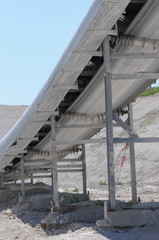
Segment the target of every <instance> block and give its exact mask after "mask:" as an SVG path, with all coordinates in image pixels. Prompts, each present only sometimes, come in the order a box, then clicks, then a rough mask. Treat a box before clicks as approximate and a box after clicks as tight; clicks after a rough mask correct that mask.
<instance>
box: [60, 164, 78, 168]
mask: <svg viewBox="0 0 159 240" xmlns="http://www.w3.org/2000/svg"><path fill="white" fill-rule="evenodd" d="M57 168H82V165H81V164H76V165H73V164H72V165H71V164H68V165H57Z"/></svg>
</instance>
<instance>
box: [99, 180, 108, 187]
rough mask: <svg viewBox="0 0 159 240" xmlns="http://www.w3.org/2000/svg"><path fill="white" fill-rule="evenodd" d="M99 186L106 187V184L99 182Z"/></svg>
mask: <svg viewBox="0 0 159 240" xmlns="http://www.w3.org/2000/svg"><path fill="white" fill-rule="evenodd" d="M99 185H100V186H106V185H107V183H106V182H102V181H100V182H99Z"/></svg>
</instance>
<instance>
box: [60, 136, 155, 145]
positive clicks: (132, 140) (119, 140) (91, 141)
mask: <svg viewBox="0 0 159 240" xmlns="http://www.w3.org/2000/svg"><path fill="white" fill-rule="evenodd" d="M106 141H107V140H106V138H98V139H83V140H68V141H57V142H56V144H57V145H76V144H78V145H80V144H94V143H105V142H106ZM113 142H114V143H141V142H143V143H146V142H147V143H148V142H159V138H151V137H149V138H140V137H139V138H136V137H134V138H114V140H113Z"/></svg>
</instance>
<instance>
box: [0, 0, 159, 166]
mask: <svg viewBox="0 0 159 240" xmlns="http://www.w3.org/2000/svg"><path fill="white" fill-rule="evenodd" d="M129 2H130V1H128V0H119V1H113V0H110V1H107V0H95V1H94V3H93V5H92V7H91V9H90V10H89V12H88V14H87V16H86V18H85V19H84V21H83V22H82V24H81V26H80V27H79V29H78V31H77V33H76V34H75V36H74V38H73V39H72V41H71V43H70V45H69V46H68V48H67V49H66V51H65V52H64V54H63V56H62V58H61V59H60V61H59V63H58V64H57V66H56V68H55V69H54V71H53V72H52V73H51V75H50V77H49V79H48V81H47V82H46V83H45V85H44V87H43V88H42V90H41V91H40V92H39V94H38V96H37V97H36V99H35V100H34V102H33V103H32V104H31V105H30V107H29V108H28V109H27V111H26V112H25V113H24V115H23V116H22V117H21V119H20V120H19V121H18V122H17V123H16V125H15V126H14V127H13V128H12V129H11V130H10V131H9V133H8V134H7V135H6V136H5V137H4V138H3V139H2V140H1V142H0V171H3V169H4V168H5V167H6V166H7V165H8V164H9V163H10V162H11V161H12V160H13V159H14V158H15V156H17V155H18V154H20V153H22V152H26V151H25V150H24V149H25V148H26V147H27V146H28V144H29V143H30V138H31V137H34V136H37V132H38V131H39V129H40V128H41V127H42V126H43V125H44V124H50V121H47V120H48V119H49V117H50V114H52V113H53V112H55V110H56V109H57V107H58V105H59V103H60V102H61V101H62V100H63V98H64V96H65V95H66V93H67V92H68V90H69V89H68V88H66V87H65V86H70V89H71V87H72V85H74V82H75V81H76V79H77V77H78V76H79V75H80V73H81V72H82V71H83V69H84V68H85V66H86V65H87V63H88V62H89V60H90V58H91V54H83V55H82V53H81V52H86V51H89V53H90V52H92V54H93V53H94V52H95V51H97V49H98V48H99V47H100V45H101V43H102V42H103V39H104V38H105V37H106V35H107V34H108V32H109V33H110V31H114V30H111V29H112V27H113V26H114V24H115V23H116V21H117V19H118V18H119V16H120V15H121V14H122V12H123V11H124V9H125V7H126V6H127V4H128V3H129ZM158 12H159V2H158V1H156V0H155V1H153V2H152V1H147V3H146V4H145V6H144V8H143V9H142V10H141V12H140V13H139V14H138V15H137V17H136V18H135V19H134V21H133V22H132V24H131V25H130V26H129V28H128V29H127V31H126V33H125V34H127V35H132V36H133V37H132V38H131V37H130V38H128V37H122V38H117V45H116V47H115V52H116V53H117V54H118V53H120V54H135V53H136V52H137V53H144V54H149V53H150V54H156V53H157V48H158V46H159V44H158V42H157V41H153V39H156V40H159V30H158V25H157V24H156V22H158V21H159V14H158ZM111 34H113V33H111ZM134 36H135V37H134ZM143 39H152V41H150V40H145V41H144V40H143ZM73 52H76V54H73ZM78 52H80V53H79V54H78ZM111 65H112V74H120V76H121V74H134V76H133V77H136V78H139V77H140V78H141V77H142V73H146V76H148V74H147V73H150V74H151V75H149V78H150V79H149V78H146V79H144V80H142V81H140V79H131V80H128V81H127V79H126V80H122V79H118V80H112V104H113V110H117V109H121V108H122V107H124V106H126V105H127V104H128V103H129V102H130V101H132V100H133V99H134V98H135V97H136V96H137V95H138V94H139V93H140V92H141V91H142V90H143V89H144V88H146V87H147V86H148V85H149V84H150V83H151V82H152V80H153V78H154V77H157V76H158V75H157V74H156V75H154V74H153V73H157V72H159V60H158V58H156V59H151V58H145V59H141V58H140V59H133V58H132V59H113V60H112V63H111ZM103 72H104V66H102V67H101V69H100V70H99V71H98V73H97V74H96V75H95V76H94V78H93V79H92V81H91V82H90V84H89V85H88V86H87V87H86V89H85V90H84V91H83V92H82V93H81V95H80V97H79V98H78V99H77V100H76V101H75V102H74V103H73V104H72V105H71V106H70V108H69V109H68V111H69V112H72V113H78V114H79V113H80V114H85V115H92V116H93V115H96V114H99V113H101V112H104V111H105V107H104V106H105V101H104V82H103ZM136 74H138V75H136ZM152 74H153V76H152ZM138 76H139V77H138ZM144 77H145V76H144ZM57 86H58V87H57ZM60 86H61V87H60ZM62 86H64V87H62ZM92 106H93V107H92ZM40 110H42V111H40ZM89 121H90V122H89V123H88V124H92V121H95V122H94V124H97V122H96V120H94V119H89ZM59 124H60V125H75V124H78V125H80V124H81V122H80V120H79V119H78V120H77V119H72V118H70V119H61V120H60V121H59ZM97 131H98V129H96V128H89V129H88V128H86V129H80V131H79V129H71V131H70V129H69V128H66V129H65V128H63V129H58V130H57V134H56V140H57V142H61V143H62V142H63V144H65V143H66V142H67V143H66V145H59V146H57V150H58V151H63V150H65V149H68V148H70V147H73V146H75V147H76V145H78V144H81V143H82V144H83V141H81V140H82V139H87V141H91V140H88V139H89V138H90V137H92V136H93V135H94V134H95V133H96V132H97ZM17 139H19V141H18V142H17V144H16V141H17ZM20 139H21V140H20ZM68 139H71V141H72V142H71V141H69V142H68ZM126 140H127V139H123V140H122V141H126ZM141 140H142V141H144V140H143V139H139V141H141ZM153 140H156V141H157V140H158V139H153ZM80 141H81V142H80ZM93 141H97V140H93ZM102 141H105V139H102ZM117 141H120V139H117ZM129 141H133V139H132V138H131V139H129ZM145 141H146V140H145ZM147 141H150V139H147ZM13 144H15V145H14V146H12V145H13ZM37 149H40V150H44V151H48V152H50V150H51V134H48V136H47V137H45V138H44V139H43V140H42V141H41V142H40V144H38V145H37ZM31 158H33V159H34V158H37V156H35V157H31ZM42 158H43V157H42ZM72 170H74V169H72ZM77 170H78V169H77ZM70 171H71V169H70ZM78 171H79V170H78ZM80 171H81V170H80Z"/></svg>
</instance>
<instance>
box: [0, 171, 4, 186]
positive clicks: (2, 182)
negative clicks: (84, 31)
mask: <svg viewBox="0 0 159 240" xmlns="http://www.w3.org/2000/svg"><path fill="white" fill-rule="evenodd" d="M0 176H1V188H4V173H3V172H2V173H0Z"/></svg>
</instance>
